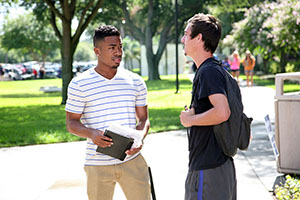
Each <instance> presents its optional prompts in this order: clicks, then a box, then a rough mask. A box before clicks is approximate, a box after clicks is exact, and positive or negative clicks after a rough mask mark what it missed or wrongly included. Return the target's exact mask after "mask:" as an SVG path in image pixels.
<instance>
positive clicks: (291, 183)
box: [275, 175, 300, 200]
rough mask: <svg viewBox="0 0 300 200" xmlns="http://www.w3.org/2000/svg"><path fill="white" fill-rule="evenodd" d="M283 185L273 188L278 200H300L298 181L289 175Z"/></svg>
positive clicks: (299, 181) (299, 183)
mask: <svg viewBox="0 0 300 200" xmlns="http://www.w3.org/2000/svg"><path fill="white" fill-rule="evenodd" d="M285 179H286V180H285V183H284V184H282V185H276V186H275V195H276V198H277V199H278V200H296V199H300V180H299V179H298V178H293V177H291V176H290V175H287V176H286V177H285Z"/></svg>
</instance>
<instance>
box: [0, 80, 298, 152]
mask: <svg viewBox="0 0 300 200" xmlns="http://www.w3.org/2000/svg"><path fill="white" fill-rule="evenodd" d="M241 78H245V77H244V76H241ZM179 79H180V87H179V93H178V94H175V91H176V85H175V75H170V76H161V80H158V81H147V82H146V84H147V86H148V108H149V117H150V122H151V129H150V133H155V132H160V131H167V130H177V129H182V128H183V126H181V124H180V121H179V114H180V112H181V111H182V110H183V107H184V105H189V104H190V99H191V90H192V83H191V81H190V80H189V79H188V77H187V76H186V75H180V76H179ZM254 82H255V84H256V85H262V86H268V87H272V88H275V86H274V79H268V80H262V79H260V78H259V77H257V76H255V77H254ZM42 86H58V87H61V79H44V80H26V81H9V82H0V113H1V115H0V124H1V126H0V147H9V146H19V145H30V144H44V143H56V142H67V141H76V140H84V139H82V138H79V137H77V136H74V135H72V134H70V133H68V132H67V131H66V128H65V111H64V106H63V105H60V103H61V94H60V93H48V94H45V93H43V92H41V91H39V88H40V87H42ZM284 90H285V92H292V91H299V90H300V86H299V84H295V83H288V84H285V87H284Z"/></svg>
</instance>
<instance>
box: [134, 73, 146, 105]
mask: <svg viewBox="0 0 300 200" xmlns="http://www.w3.org/2000/svg"><path fill="white" fill-rule="evenodd" d="M135 105H136V106H146V105H147V86H146V83H145V81H144V80H143V79H142V78H140V79H139V81H138V82H137V97H136V104H135Z"/></svg>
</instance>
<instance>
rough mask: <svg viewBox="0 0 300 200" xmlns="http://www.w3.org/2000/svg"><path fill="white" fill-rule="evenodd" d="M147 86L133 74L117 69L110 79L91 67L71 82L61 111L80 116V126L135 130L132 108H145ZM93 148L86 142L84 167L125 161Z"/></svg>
mask: <svg viewBox="0 0 300 200" xmlns="http://www.w3.org/2000/svg"><path fill="white" fill-rule="evenodd" d="M146 97H147V87H146V84H145V82H144V80H143V79H142V78H141V77H140V76H138V75H137V74H135V73H132V72H130V71H128V70H125V69H123V68H119V69H118V71H117V73H116V75H115V76H114V77H113V78H112V79H110V80H109V79H106V78H105V77H103V76H101V75H100V74H98V73H97V72H96V71H95V69H94V68H91V69H89V70H87V71H85V72H83V73H82V74H80V75H79V76H77V77H75V78H73V79H72V81H71V82H70V84H69V86H68V99H67V104H66V107H65V110H66V111H68V112H71V113H77V114H82V116H81V123H82V124H84V125H85V126H86V127H88V128H94V129H98V130H101V131H104V130H105V129H106V128H108V127H109V124H111V123H115V124H119V125H122V126H125V127H129V128H134V129H135V127H136V115H135V107H136V106H146V105H147V98H146ZM96 149H97V145H95V144H94V143H93V141H92V140H91V139H89V138H88V139H87V147H86V160H85V165H113V164H120V163H123V162H126V161H128V160H130V159H132V158H134V157H136V156H137V155H138V154H136V155H133V156H127V157H126V158H125V160H124V161H120V160H119V159H115V158H113V157H110V156H108V155H105V154H101V153H98V152H96Z"/></svg>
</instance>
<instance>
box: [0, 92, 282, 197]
mask: <svg viewBox="0 0 300 200" xmlns="http://www.w3.org/2000/svg"><path fill="white" fill-rule="evenodd" d="M241 91H242V97H243V102H244V107H245V108H244V110H245V113H246V114H247V115H248V116H251V117H253V118H254V122H253V124H252V135H253V139H252V142H251V144H250V146H249V148H248V150H247V151H243V152H238V154H237V155H236V156H235V157H234V160H235V165H236V172H237V180H238V200H250V199H251V200H253V199H256V200H268V199H269V200H272V194H271V192H270V191H271V190H272V186H273V183H274V181H275V179H276V177H277V176H279V175H281V174H279V173H277V171H276V160H275V157H274V155H273V151H272V148H271V145H270V142H269V138H268V135H267V133H266V130H265V125H264V116H265V115H266V114H269V115H270V118H271V121H272V122H273V121H274V95H275V90H273V89H270V88H266V87H256V86H254V87H253V88H246V87H241ZM187 149H188V148H187V137H186V130H179V131H169V132H163V133H157V134H150V135H148V136H147V139H146V143H145V145H144V148H143V150H142V154H143V155H144V157H145V159H146V161H147V162H148V164H149V166H151V169H152V174H153V178H154V185H155V190H156V197H157V199H158V200H169V199H174V200H177V199H178V200H180V199H183V197H184V182H185V176H186V173H187V170H188V166H187V164H188V150H187ZM84 154H85V142H72V143H60V144H49V145H35V146H26V147H13V148H2V149H0V160H1V165H0V199H1V200H19V199H22V200H48V199H49V200H50V199H58V200H60V199H73V200H87V196H86V189H85V187H86V182H85V173H84V170H83V161H84ZM123 199H125V197H124V195H123V193H122V191H121V189H120V187H119V186H117V187H116V191H115V196H114V200H123Z"/></svg>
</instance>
